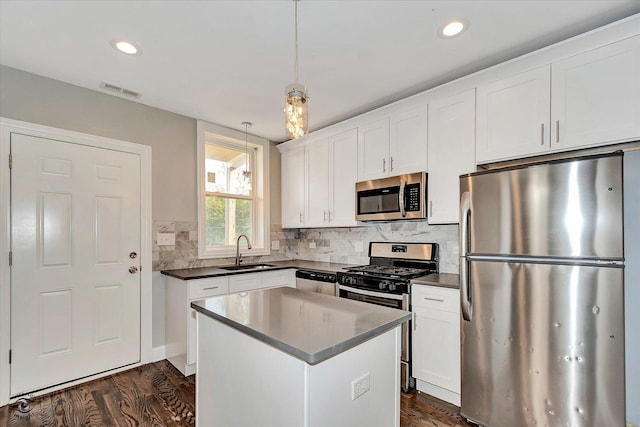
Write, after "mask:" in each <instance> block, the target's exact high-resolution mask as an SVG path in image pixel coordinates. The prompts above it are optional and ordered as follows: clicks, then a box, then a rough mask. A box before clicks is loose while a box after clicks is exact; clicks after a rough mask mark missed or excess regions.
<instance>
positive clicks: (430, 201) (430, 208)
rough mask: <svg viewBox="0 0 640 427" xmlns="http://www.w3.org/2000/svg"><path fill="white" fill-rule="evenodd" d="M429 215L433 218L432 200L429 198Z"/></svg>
mask: <svg viewBox="0 0 640 427" xmlns="http://www.w3.org/2000/svg"><path fill="white" fill-rule="evenodd" d="M429 216H430V217H431V218H433V200H429Z"/></svg>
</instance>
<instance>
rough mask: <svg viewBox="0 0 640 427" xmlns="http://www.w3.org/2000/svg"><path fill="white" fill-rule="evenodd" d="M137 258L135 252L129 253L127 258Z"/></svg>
mask: <svg viewBox="0 0 640 427" xmlns="http://www.w3.org/2000/svg"><path fill="white" fill-rule="evenodd" d="M137 256H138V254H137V253H135V252H131V253H130V254H129V258H131V259H134V258H135V257H137Z"/></svg>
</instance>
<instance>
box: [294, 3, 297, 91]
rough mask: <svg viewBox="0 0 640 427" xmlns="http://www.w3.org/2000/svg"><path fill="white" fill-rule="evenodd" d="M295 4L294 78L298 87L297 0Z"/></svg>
mask: <svg viewBox="0 0 640 427" xmlns="http://www.w3.org/2000/svg"><path fill="white" fill-rule="evenodd" d="M293 1H294V3H295V31H296V34H295V41H296V43H295V44H296V47H295V49H296V52H295V58H296V78H295V84H296V86H297V85H298V0H293Z"/></svg>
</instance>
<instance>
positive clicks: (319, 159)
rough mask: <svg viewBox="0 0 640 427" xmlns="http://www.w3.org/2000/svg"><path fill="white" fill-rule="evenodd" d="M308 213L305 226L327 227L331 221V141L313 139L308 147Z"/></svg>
mask: <svg viewBox="0 0 640 427" xmlns="http://www.w3.org/2000/svg"><path fill="white" fill-rule="evenodd" d="M306 156H307V157H306V164H307V197H306V199H307V211H306V213H307V215H306V218H305V221H304V225H305V227H326V226H327V225H328V222H329V218H328V215H329V143H328V141H327V140H326V139H324V140H319V141H312V142H311V143H310V144H309V145H307V147H306Z"/></svg>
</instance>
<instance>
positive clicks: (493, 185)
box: [460, 154, 623, 260]
mask: <svg viewBox="0 0 640 427" xmlns="http://www.w3.org/2000/svg"><path fill="white" fill-rule="evenodd" d="M460 192H461V196H462V197H461V199H462V200H463V201H465V200H469V206H468V210H465V207H464V206H463V208H462V211H461V215H463V216H466V215H467V213H468V215H469V227H470V229H469V232H470V233H469V235H470V236H472V237H471V238H470V239H469V240H470V243H469V247H466V248H462V249H463V251H464V253H465V254H466V253H467V252H468V253H470V254H476V255H510V256H533V257H560V258H591V259H595V258H606V259H618V260H620V259H622V257H623V253H622V217H623V209H622V193H623V191H622V155H621V154H620V155H609V156H599V157H588V158H582V159H578V160H571V161H559V162H556V163H545V164H539V165H530V166H527V167H520V168H515V169H508V170H505V171H497V172H480V173H475V174H471V175H466V176H463V177H461V178H460ZM465 193H468V195H469V197H468V199H467V198H466V195H465ZM464 220H465V218H461V221H464Z"/></svg>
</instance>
